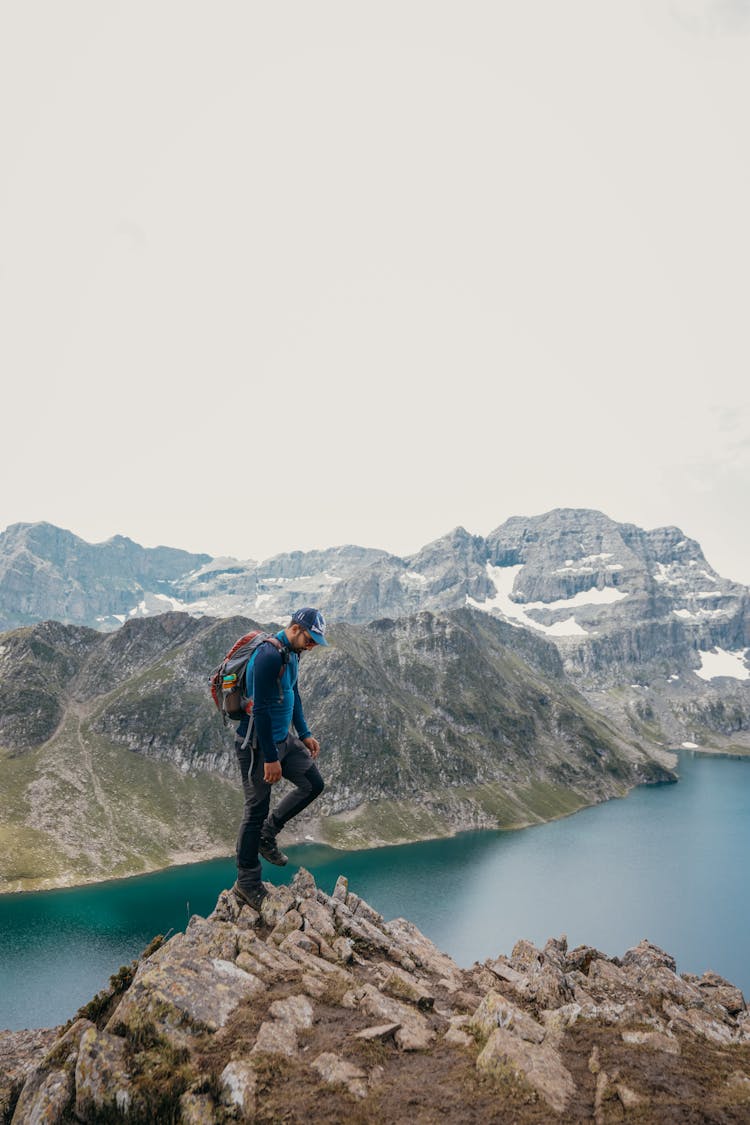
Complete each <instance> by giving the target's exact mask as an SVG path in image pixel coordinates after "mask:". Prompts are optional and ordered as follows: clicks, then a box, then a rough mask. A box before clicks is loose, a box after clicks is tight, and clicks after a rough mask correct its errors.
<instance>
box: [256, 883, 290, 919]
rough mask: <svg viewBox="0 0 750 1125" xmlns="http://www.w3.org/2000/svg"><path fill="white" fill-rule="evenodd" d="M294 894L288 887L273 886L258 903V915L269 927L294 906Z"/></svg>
mask: <svg viewBox="0 0 750 1125" xmlns="http://www.w3.org/2000/svg"><path fill="white" fill-rule="evenodd" d="M294 901H295V896H294V892H293V891H292V890H291V888H290V887H274V888H273V889H272V890H271V891H270V892H269V893H268V894H267V895H266V897H265V898H264V899H263V902H262V903H261V905H260V917H261V920H262V921H263V923H264V924H265V925H266V926H269V927H270V928H271V929H273V928H274V926H275V925H276V923H277V922H278V921H279V920H280V919H281V918H282V917H283V916H284V914H286V912H287V910H291V909H292V908H293V907H294Z"/></svg>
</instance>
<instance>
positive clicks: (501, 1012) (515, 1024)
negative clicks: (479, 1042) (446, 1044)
mask: <svg viewBox="0 0 750 1125" xmlns="http://www.w3.org/2000/svg"><path fill="white" fill-rule="evenodd" d="M470 1025H471V1027H473V1028H474V1029H475V1030H476V1031H477V1032H479V1034H480V1035H483V1036H485V1037H488V1036H490V1035H491V1034H492V1032H493V1031H494V1030H495V1028H496V1027H502V1028H505V1029H506V1030H508V1031H510V1032H512V1033H513V1035H516V1036H518V1038H519V1039H526V1040H527V1041H528V1042H529V1043H541V1042H542V1040H543V1039H544V1036H545V1029H544V1028H543V1027H542V1025H541V1024H540V1023H537V1021H536V1020H535V1019H532V1017H531V1016H530V1015H528V1013H527V1012H525V1011H524V1010H523V1009H522V1008H519V1007H518V1006H517V1005H516V1004H514V1003H513V1002H512V1001H511V1000H508V999H507V998H506V997H505V996H501V994H500V993H499V992H488V993H487V995H486V996H485V997H484V999H483V1000H482V1003H481V1004H480V1005H479V1007H478V1008H477V1010H476V1012H475V1013H474V1015H473V1016H472V1018H471V1024H470Z"/></svg>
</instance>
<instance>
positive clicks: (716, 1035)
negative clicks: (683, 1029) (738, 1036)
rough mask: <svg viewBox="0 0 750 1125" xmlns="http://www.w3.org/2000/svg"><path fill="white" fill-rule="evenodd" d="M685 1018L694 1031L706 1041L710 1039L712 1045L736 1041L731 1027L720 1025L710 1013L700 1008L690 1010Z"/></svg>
mask: <svg viewBox="0 0 750 1125" xmlns="http://www.w3.org/2000/svg"><path fill="white" fill-rule="evenodd" d="M684 1018H685V1020H686V1021H687V1023H688V1025H689V1026H690V1027H691V1028H692V1029H693V1030H694V1031H696V1032H697V1033H698V1034H699V1035H702V1036H703V1037H704V1038H705V1039H710V1040H711V1042H712V1043H731V1042H732V1041H733V1040H734V1037H735V1036H734V1031H733V1029H732V1028H731V1027H727V1025H726V1024H723V1023H719V1021H718V1020H715V1019H713V1018H712V1017H711V1016H710V1015H709V1013H708V1012H703V1011H701V1010H700V1009H699V1008H690V1009H689V1010H688V1011H687V1012H685V1017H684Z"/></svg>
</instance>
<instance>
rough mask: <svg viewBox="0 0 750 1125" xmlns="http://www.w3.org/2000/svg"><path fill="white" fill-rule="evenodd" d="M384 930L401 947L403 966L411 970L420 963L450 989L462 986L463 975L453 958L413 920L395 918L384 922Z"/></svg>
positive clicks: (401, 962)
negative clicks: (418, 927)
mask: <svg viewBox="0 0 750 1125" xmlns="http://www.w3.org/2000/svg"><path fill="white" fill-rule="evenodd" d="M383 930H384V931H385V933H386V934H387V935H388V937H389V938H391V939H392V941H393V943H394V944H395V945H396V946H397V947H399V952H401V953H402V956H401V957H400V958H399V961H400V964H401V966H402V968H404V969H406V970H407V971H411V970H412V969H414V967H415V965H420V966H421V967H422V968H424V969H427V970H428V971H429V972H431V973H434V974H435V975H436V976H437V977H438V978H439V979H440V980H443V981H445V982H446V984H445V986H446V987H447V988H448V989H449V990H454V989H460V988H461V987H462V985H463V977H462V975H461V971H460V969H459V968H458V965H457V964H456V962H455V961H454V960H453V958H452V957H449V956H448V954H447V953H443V952H442V951H441V950H439V949H438V948H437V946H436V945H434V944H433V942H431V941H430V939H429V938H427V937H425V936H424V934H423V933H421V932H420V931H419V930H418V929H417V927H416V926H415V925H414V923H413V922H409V921H407V919H405V918H394V920H393V921H392V922H386V923H385V924H384V926H383ZM403 955H406V957H407V959H408V962H409V963H407V962H406V961H404V959H403Z"/></svg>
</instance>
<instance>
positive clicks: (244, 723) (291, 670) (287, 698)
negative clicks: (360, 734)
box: [237, 629, 310, 762]
mask: <svg viewBox="0 0 750 1125" xmlns="http://www.w3.org/2000/svg"><path fill="white" fill-rule="evenodd" d="M276 636H277V637H278V639H279V640H280V641H281V643H282V644H283V645H284V647H285V649H286V650H287V653H288V656H289V659H288V662H287V664H286V667H285V668H284V671H283V673H282V675H281V678H280V679H279V671H280V669H281V664H282V657H281V653H280V652H279V650H278V649H277V648H276V646H275V645H272V644H268V643H266V644H262V645H261V646H260V648H258V650H257V652H256V653H255V655H254V656H253V658H252V660H251V661H250V663H249V664H248V666H247V671H246V673H245V677H246V685H245V687H246V691H245V694H246V695H247V696H248V697H251V698H252V700H253V713H252V722H254V723H255V734H256V737H257V739H258V745H259V746H260V748H261V750H262V752H263V757H264V759H265V760H266V761H267V762H277V761H278V760H279V754H278V750H277V749H276V743H277V742H283V740H284V739H285V738H286V736H287V735H288V734H289V729H290V727H291V725H292V723H293V724H294V729H295V730H296V732H297V736H298V738H307V737H308V736H309V734H310V730H309V728H308V726H307V722H306V720H305V713H304V711H303V709H302V700H301V699H300V695H299V688H298V686H297V676H298V673H299V657H298V656H297V653H296V652H292V650H291V649H290V648H289V645H288V643H287V639H286V634H285V632H284V630H283V629H281V630H280V631H279V632H278V633H277V634H276ZM250 721H251V719H250V717H247V718H244V719H241V720H240V724H239V726H238V727H237V735H238V737H239V738H244V737H245V735H246V734H247V727H248V723H249V722H250Z"/></svg>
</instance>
